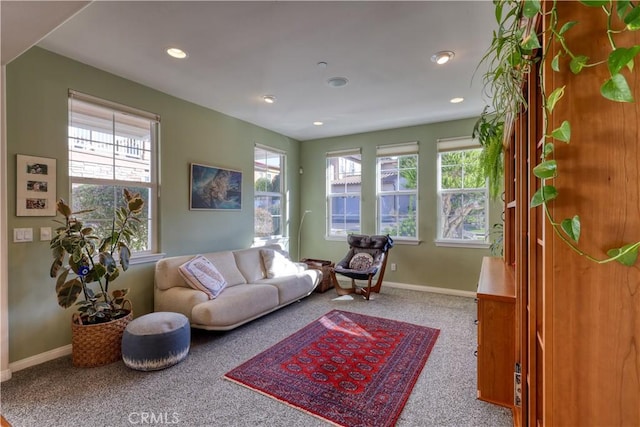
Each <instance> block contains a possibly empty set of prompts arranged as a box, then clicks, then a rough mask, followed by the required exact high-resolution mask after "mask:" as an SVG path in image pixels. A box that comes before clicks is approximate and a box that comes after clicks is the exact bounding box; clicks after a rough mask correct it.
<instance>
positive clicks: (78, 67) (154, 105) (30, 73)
mask: <svg viewBox="0 0 640 427" xmlns="http://www.w3.org/2000/svg"><path fill="white" fill-rule="evenodd" d="M150 72H152V70H150ZM69 89H74V90H76V91H79V92H83V93H86V94H89V95H94V96H97V97H99V98H103V99H107V100H111V101H115V102H118V103H121V104H124V105H128V106H131V107H135V108H138V109H141V110H145V111H149V112H153V113H157V114H159V115H160V116H161V120H162V122H161V141H160V204H159V206H160V210H159V212H160V229H159V230H160V236H159V238H160V250H161V251H162V252H164V253H166V254H167V255H169V256H170V255H178V254H192V253H199V252H200V253H202V252H210V251H215V250H221V249H237V248H243V247H248V246H249V245H251V243H252V240H253V147H254V143H256V142H258V143H260V144H263V145H267V146H271V147H275V148H279V149H281V150H285V151H286V152H287V165H286V167H287V168H288V170H289V171H295V173H290V174H288V182H287V185H288V190H289V195H290V197H289V200H290V201H291V205H290V212H291V214H292V215H291V223H292V224H297V223H298V221H299V219H298V211H299V205H298V204H297V200H299V197H298V193H299V189H298V176H299V175H298V173H297V171H298V169H299V157H300V152H299V150H300V143H299V142H298V141H295V140H292V139H290V138H287V137H285V136H282V135H279V134H277V133H274V132H271V131H268V130H265V129H263V128H260V127H257V126H254V125H252V124H249V123H247V122H243V121H241V120H238V119H234V118H232V117H229V116H226V115H223V114H220V113H218V112H216V111H212V110H209V109H206V108H203V107H200V106H197V105H195V104H191V103H189V102H186V101H183V100H180V99H178V98H175V97H172V96H169V95H166V94H164V93H161V92H158V91H156V90H153V89H150V88H148V87H145V86H142V85H139V84H137V83H134V82H131V81H129V80H125V79H122V78H120V77H116V76H114V75H112V74H109V73H106V72H103V71H100V70H98V69H96V68H92V67H89V66H87V65H84V64H81V63H79V62H75V61H72V60H70V59H68V58H65V57H62V56H59V55H56V54H53V53H51V52H48V51H46V50H43V49H40V48H33V49H31V50H29V51H28V52H26V53H25V54H24V55H22V56H20V57H19V58H17V59H16V60H14V61H12V62H11V63H10V64H9V65H8V66H7V72H6V103H7V159H8V160H7V162H8V165H7V176H8V179H7V185H8V189H7V190H8V192H7V194H8V199H9V200H8V206H6V209H7V210H8V227H9V235H10V236H12V235H13V229H14V228H16V227H31V228H33V230H34V241H33V242H30V243H13V242H9V244H8V246H9V260H8V265H9V272H8V276H9V351H10V353H9V360H10V362H15V361H17V360H21V359H24V358H27V357H30V356H34V355H37V354H40V353H43V352H45V351H48V350H52V349H56V348H58V347H62V346H64V345H67V344H69V343H70V342H71V328H70V319H71V314H72V313H73V308H71V309H69V310H63V309H61V308H60V307H59V306H58V305H57V303H56V295H55V289H54V287H55V282H54V279H51V278H50V277H49V266H50V264H51V259H52V258H51V253H50V251H49V246H48V242H41V241H40V240H39V229H40V227H55V225H56V224H55V223H54V222H53V219H54V218H53V217H16V216H15V212H16V207H15V186H16V185H15V184H16V183H15V176H16V171H15V159H16V154H26V155H32V156H41V157H51V158H56V159H57V172H58V175H57V194H58V197H63V198H66V199H68V195H69V181H68V176H67V172H66V171H67V169H68V164H67V123H68V119H67V93H68V90H69ZM192 162H196V163H203V164H210V165H216V166H222V167H227V168H231V169H236V170H241V171H243V172H244V176H243V191H244V193H243V200H242V204H243V207H242V210H241V211H240V212H238V211H234V212H221V211H190V210H189V208H188V205H189V164H190V163H192ZM292 231H293V232H296V231H297V227H292ZM295 243H296V242H295V239H292V245H293V246H292V247H291V250H292V251H295V250H296V248H295ZM292 253H295V252H292ZM153 267H154V265H153V264H152V263H149V264H143V265H137V266H133V267H131V269H130V270H129V271H127V272H126V273H125V274H124V275H123V276H122V277H121V278H119V279H118V282H119V283H118V284H119V285H121V286H122V287H128V288H130V289H131V300H132V302H133V307H134V314H135V315H141V314H144V313H148V312H150V311H152V310H153Z"/></svg>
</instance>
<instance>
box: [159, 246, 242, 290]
mask: <svg viewBox="0 0 640 427" xmlns="http://www.w3.org/2000/svg"><path fill="white" fill-rule="evenodd" d="M203 256H204V257H205V258H207V259H208V260H209V261H211V263H212V264H213V265H215V266H216V268H217V269H218V271H219V272H220V274H222V277H224V279H225V280H226V281H227V287H229V286H234V285H238V284H244V283H247V281H246V280H245V278H244V276H243V275H242V274H241V273H240V271H239V270H238V267H236V263H235V258H234V257H233V253H232V252H231V251H222V252H212V253H207V254H203ZM191 258H193V255H183V256H175V257H169V258H164V259H161V260H160V261H158V262H157V263H156V271H155V283H156V287H157V288H158V289H159V290H167V289H170V288H174V287H176V286H179V287H183V288H189V289H191V287H190V286H189V285H188V284H187V282H185V280H184V279H183V278H182V276H181V275H180V271H179V270H178V267H180V266H181V265H182V264H184V263H185V262H187V261H189V260H190V259H191Z"/></svg>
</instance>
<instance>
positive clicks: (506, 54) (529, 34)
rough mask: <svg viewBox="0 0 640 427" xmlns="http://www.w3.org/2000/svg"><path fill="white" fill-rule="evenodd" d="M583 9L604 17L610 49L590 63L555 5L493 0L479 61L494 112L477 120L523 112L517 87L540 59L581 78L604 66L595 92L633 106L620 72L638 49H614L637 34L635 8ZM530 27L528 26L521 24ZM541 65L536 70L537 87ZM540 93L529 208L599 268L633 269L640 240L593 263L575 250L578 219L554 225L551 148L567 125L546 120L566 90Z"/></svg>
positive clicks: (605, 0)
mask: <svg viewBox="0 0 640 427" xmlns="http://www.w3.org/2000/svg"><path fill="white" fill-rule="evenodd" d="M580 3H582V4H583V5H584V6H586V7H591V8H593V9H594V12H595V13H598V12H602V13H604V14H605V15H606V17H607V28H606V35H607V40H608V42H609V45H610V52H609V55H608V57H607V59H606V60H601V61H592V59H591V58H589V57H587V56H586V55H582V54H579V53H577V52H574V51H573V50H572V49H571V48H570V46H569V45H568V42H567V39H566V34H567V33H569V32H570V31H571V30H572V29H573V28H574V27H576V26H578V25H579V24H580V23H579V22H577V21H567V22H564V23H562V24H561V22H562V20H561V18H560V17H559V16H558V8H557V4H558V3H557V0H554V1H552V2H550V3H549V4H550V7H549V8H548V10H547V11H543V10H542V4H541V2H540V0H524V1H520V0H494V5H495V15H496V20H497V22H498V30H497V31H495V32H494V33H493V39H492V44H491V47H490V49H489V50H488V52H487V53H486V54H485V56H484V57H483V62H485V63H486V64H487V65H488V71H487V72H486V73H485V75H484V84H485V90H486V91H487V92H489V93H491V94H492V97H493V100H492V107H493V111H486V110H485V112H484V113H483V114H482V117H481V119H480V121H481V122H482V121H483V120H484V121H488V120H489V117H490V115H492V116H493V117H492V118H491V119H492V120H498V121H499V120H503V121H505V122H506V121H508V120H509V119H511V118H512V117H514V116H515V115H516V114H517V113H518V112H519V111H521V110H522V109H525V108H527V105H526V100H525V99H524V96H523V94H522V84H523V83H524V79H525V77H526V75H527V73H529V72H530V71H531V68H532V67H531V65H532V64H534V63H535V62H536V61H538V60H541V61H543V63H544V64H547V62H548V65H549V66H550V68H551V69H552V70H553V71H555V72H560V71H561V68H560V63H561V61H560V59H561V58H563V57H567V58H569V70H570V71H571V72H572V73H573V74H576V75H577V74H580V73H581V72H582V70H584V69H585V68H589V67H599V66H606V67H607V68H608V71H609V74H610V78H609V79H607V80H606V81H605V82H604V83H603V84H602V85H601V87H600V88H599V91H600V94H601V95H602V96H603V97H604V98H606V99H609V100H611V101H613V102H633V101H634V99H633V93H632V90H631V88H630V87H629V84H628V82H627V79H626V77H625V76H624V74H623V73H622V72H623V70H625V69H628V70H629V72H633V70H634V59H635V57H636V56H637V55H638V53H640V45H634V46H618V44H617V43H616V37H615V35H616V34H621V33H623V32H625V31H637V30H639V29H640V5H638V4H634V3H633V2H631V1H629V0H619V1H616V2H614V1H612V0H582V1H581V2H580ZM616 15H617V17H618V18H619V21H618V22H621V23H623V25H622V26H619V27H618V28H616V25H617V24H616V20H614V16H616ZM545 18H546V19H547V22H548V25H547V27H546V29H545V32H546V34H537V33H536V32H535V25H532V24H531V23H533V22H535V21H536V19H545ZM527 22H528V23H529V24H528V25H526V24H523V23H527ZM543 35H544V36H545V37H546V39H547V43H546V46H544V47H543V46H542V45H541V44H540V41H539V40H540V39H541V37H542V36H543ZM554 44H556V45H558V46H559V49H558V50H557V53H556V54H555V56H554V57H553V58H550V57H549V55H548V54H549V52H550V47H551V46H552V45H554ZM544 68H545V67H543V66H541V67H539V70H540V78H539V81H540V82H544V81H545V80H544V79H543V78H542V77H543V75H542V73H543V71H544ZM540 89H541V92H542V114H543V121H544V126H545V130H544V137H543V150H542V152H543V153H542V158H541V162H540V163H539V164H538V165H537V166H536V167H535V168H534V170H533V173H534V175H535V176H536V177H537V178H539V179H540V180H541V185H540V188H539V190H538V191H537V192H536V193H535V194H534V195H533V197H532V199H531V203H530V205H531V207H537V206H542V208H543V209H544V212H545V215H546V217H547V219H548V221H549V223H550V224H551V226H552V227H553V230H554V232H555V233H556V235H558V236H559V238H560V239H561V240H562V241H563V242H565V243H566V244H567V245H569V247H571V249H573V250H574V251H575V252H576V253H578V254H579V255H581V256H584V257H586V258H587V259H589V260H591V261H593V262H596V263H599V264H603V263H608V262H611V261H618V262H620V263H622V264H624V265H627V266H632V265H634V264H635V263H636V262H637V260H638V250H639V249H640V241H639V242H636V243H629V244H624V245H622V246H621V247H618V248H612V249H609V250H608V251H607V255H608V257H607V258H604V259H600V258H596V257H594V256H592V255H590V254H588V253H586V252H584V251H583V250H581V249H580V248H579V246H578V243H579V239H580V235H581V233H582V232H583V230H582V226H581V222H580V216H579V215H577V214H576V215H574V216H573V217H571V218H564V219H562V220H557V219H556V218H554V217H553V215H552V213H551V211H550V209H549V207H548V203H549V202H550V201H552V200H555V199H557V198H558V197H559V196H560V193H559V191H558V189H557V188H556V187H555V186H554V185H553V180H554V179H555V178H556V177H557V176H558V174H559V171H560V168H559V164H558V161H557V160H556V159H554V158H553V154H554V151H555V144H556V143H558V142H561V143H565V144H568V143H570V141H571V123H570V122H569V121H567V120H564V121H562V123H561V124H560V126H558V127H557V128H555V129H549V123H550V116H551V114H552V112H553V111H554V108H555V107H556V105H557V104H558V103H559V102H562V100H563V98H564V97H565V89H566V88H565V86H561V87H557V88H554V89H553V90H551V92H550V93H548V94H547V93H545V87H544V84H542V83H541V86H540Z"/></svg>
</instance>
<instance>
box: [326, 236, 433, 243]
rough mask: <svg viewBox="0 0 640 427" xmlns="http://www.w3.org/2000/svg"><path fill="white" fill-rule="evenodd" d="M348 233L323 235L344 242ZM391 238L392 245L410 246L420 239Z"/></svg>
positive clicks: (327, 238) (328, 238)
mask: <svg viewBox="0 0 640 427" xmlns="http://www.w3.org/2000/svg"><path fill="white" fill-rule="evenodd" d="M347 237H348V235H346V234H345V235H344V236H324V239H325V240H331V241H336V242H345V241H346V240H347ZM391 238H392V239H393V244H394V245H396V244H397V245H412V246H417V245H419V244H420V240H418V239H404V238H400V237H393V236H391Z"/></svg>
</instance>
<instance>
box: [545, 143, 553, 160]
mask: <svg viewBox="0 0 640 427" xmlns="http://www.w3.org/2000/svg"><path fill="white" fill-rule="evenodd" d="M554 149H555V146H554V145H553V143H551V142H549V143H547V144H544V148H543V150H542V154H543V156H544V157H547V156H548V155H549V154H551V153H553V150H554Z"/></svg>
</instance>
